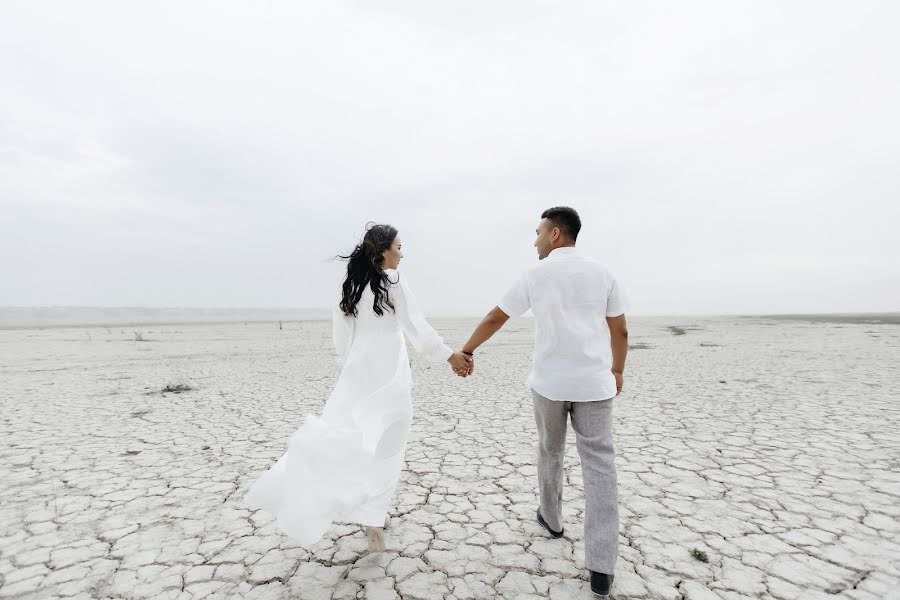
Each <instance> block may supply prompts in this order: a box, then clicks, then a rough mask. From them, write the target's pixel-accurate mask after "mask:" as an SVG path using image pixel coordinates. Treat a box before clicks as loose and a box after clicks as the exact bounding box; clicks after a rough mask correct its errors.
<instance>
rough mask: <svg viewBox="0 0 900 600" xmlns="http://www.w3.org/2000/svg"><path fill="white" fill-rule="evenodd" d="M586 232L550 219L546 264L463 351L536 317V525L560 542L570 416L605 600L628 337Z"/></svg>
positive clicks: (542, 230) (589, 560)
mask: <svg viewBox="0 0 900 600" xmlns="http://www.w3.org/2000/svg"><path fill="white" fill-rule="evenodd" d="M580 230H581V219H580V218H579V216H578V213H577V212H575V210H573V209H571V208H568V207H563V206H561V207H556V208H551V209H549V210H546V211H544V213H543V214H542V215H541V221H540V223H539V224H538V228H537V239H536V240H535V242H534V245H535V247H536V248H537V252H538V258H539V259H540V262H539V263H538V264H537V265H535V266H534V267H532V268H531V269H529V270H528V271H526V272H525V273H524V274H522V276H521V277H519V279H518V280H517V281H516V283H515V284H514V285H513V287H512V288H511V289H510V290H509V291H508V292H507V293H506V295H504V296H503V298H502V299H501V300H500V303H499V304H498V305H497V306H496V307H495V308H494V309H493V310H491V311H490V312H489V313H488V314H487V316H486V317H485V318H484V320H483V321H482V322H481V324H480V325H479V326H478V327H477V328H476V329H475V331H474V332H473V333H472V337H470V338H469V341H468V342H466V344H465V345H464V346H463V352H464V353H465V354H467V355H469V356H474V353H475V350H476V349H477V348H478V347H479V346H481V344H483V343H484V342H485V341H487V340H488V339H489V338H490V337H491V336H492V335H494V334H495V333H496V332H497V331H498V330H499V329H500V328H501V327H503V325H504V323H506V321H507V320H509V318H510V317H517V316H521V315H522V314H523V313H525V312H526V311H527V310H528V309H531V310H532V311H533V313H534V318H535V323H536V335H535V352H534V364H533V368H532V372H531V376H530V377H529V378H528V385H529V387H530V388H531V396H532V400H533V402H534V416H535V421H536V422H537V431H538V461H537V470H538V485H539V487H540V496H541V506H540V508H539V509H538V511H537V521H538V523H540V524H541V526H543V527H544V529H546V530H547V531H548V532H549V533H550V535H551V536H552V537H554V538H559V537H562V535H563V525H562V506H561V504H562V483H563V455H564V453H565V447H566V420H567V418H571V419H572V429H573V430H574V431H575V441H576V445H577V447H578V453H579V455H580V456H581V469H582V473H583V476H584V495H585V501H586V504H587V506H586V510H585V513H584V540H585V557H584V558H585V566H586V567H587V568H588V569H589V570H590V572H591V591H592V592H594V593H595V594H597V595H600V596H605V595H608V594H609V590H610V587H611V586H612V582H613V574H614V572H615V565H616V557H617V555H618V552H617V547H618V541H619V539H618V535H619V511H618V502H617V494H616V467H615V463H614V452H613V438H612V408H613V402H612V399H613V398H614V397H615V396H616V395H618V393H619V392H621V391H622V383H623V372H624V370H625V355H626V353H627V352H628V330H627V328H626V325H625V314H624V313H625V300H624V296H623V294H622V291H621V288H620V287H619V285H618V284H617V283H616V280H615V279H614V278H613V276H612V275H611V274H610V273H609V271H608V270H607V269H606V267H604V266H603V265H602V264H600V263H598V262H597V261H594V260H592V259H590V258H587V257H585V256H582V255H581V254H580V253H579V252H578V251H577V250H576V249H575V240H576V239H577V238H578V232H579V231H580ZM472 370H474V365H473V366H472ZM472 370H470V371H469V372H468V373H466V374H464V375H468V374H471V372H472Z"/></svg>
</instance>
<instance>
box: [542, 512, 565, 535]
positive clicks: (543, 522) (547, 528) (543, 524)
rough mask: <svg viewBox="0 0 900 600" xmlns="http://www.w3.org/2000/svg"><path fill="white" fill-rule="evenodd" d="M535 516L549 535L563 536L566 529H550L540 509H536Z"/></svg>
mask: <svg viewBox="0 0 900 600" xmlns="http://www.w3.org/2000/svg"><path fill="white" fill-rule="evenodd" d="M537 517H538V523H540V524H541V525H542V526H543V527H544V529H546V530H547V531H549V532H550V535H552V536H553V537H555V538H561V537H562V536H563V533H564V532H565V531H566V530H565V529H560V530H559V531H553V530H552V529H550V526H549V525H547V521H545V520H544V517H542V516H541V509H538V511H537Z"/></svg>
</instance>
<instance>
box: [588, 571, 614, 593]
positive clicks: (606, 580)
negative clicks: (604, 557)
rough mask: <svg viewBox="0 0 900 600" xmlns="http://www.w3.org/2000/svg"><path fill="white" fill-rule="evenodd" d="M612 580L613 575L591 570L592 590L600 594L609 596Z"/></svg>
mask: <svg viewBox="0 0 900 600" xmlns="http://www.w3.org/2000/svg"><path fill="white" fill-rule="evenodd" d="M612 582H613V576H612V575H607V574H606V573H598V572H597V571H591V591H592V592H594V593H595V594H597V595H598V596H609V588H611V587H612Z"/></svg>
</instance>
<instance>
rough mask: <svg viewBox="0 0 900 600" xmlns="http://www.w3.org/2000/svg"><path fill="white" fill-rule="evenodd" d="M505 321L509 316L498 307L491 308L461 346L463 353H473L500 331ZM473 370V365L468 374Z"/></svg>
mask: <svg viewBox="0 0 900 600" xmlns="http://www.w3.org/2000/svg"><path fill="white" fill-rule="evenodd" d="M507 321H509V315H508V314H506V313H505V312H503V311H502V310H500V307H499V306H495V307H494V308H492V309H491V311H490V312H489V313H488V314H487V315H486V316H485V317H484V319H482V321H481V323H480V324H479V325H478V327H476V328H475V331H473V332H472V336H471V337H470V338H469V341H468V342H466V343H465V344H463V348H462V349H463V352H475V350H477V349H478V347H479V346H481V345H482V344H483V343H485V342H486V341H488V340H489V339H491V336H493V335H494V334H495V333H497V332H498V331H500V328H501V327H503V325H504V324H505V323H506V322H507ZM474 370H475V368H474V365H473V366H472V368H471V370H470V371H469V373H471V372H472V371H474Z"/></svg>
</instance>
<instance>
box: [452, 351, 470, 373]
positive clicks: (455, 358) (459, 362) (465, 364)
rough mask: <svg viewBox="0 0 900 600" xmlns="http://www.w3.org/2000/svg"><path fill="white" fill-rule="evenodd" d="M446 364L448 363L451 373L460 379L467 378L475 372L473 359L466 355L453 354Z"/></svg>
mask: <svg viewBox="0 0 900 600" xmlns="http://www.w3.org/2000/svg"><path fill="white" fill-rule="evenodd" d="M447 362H449V363H450V368H451V369H453V372H454V373H456V374H457V375H459V376H460V377H468V376H469V375H471V374H472V373H474V372H475V359H474V358H473V357H471V356H469V355H468V354H463V353H462V352H454V353H453V355H452V356H451V357H450V358H448V359H447Z"/></svg>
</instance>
